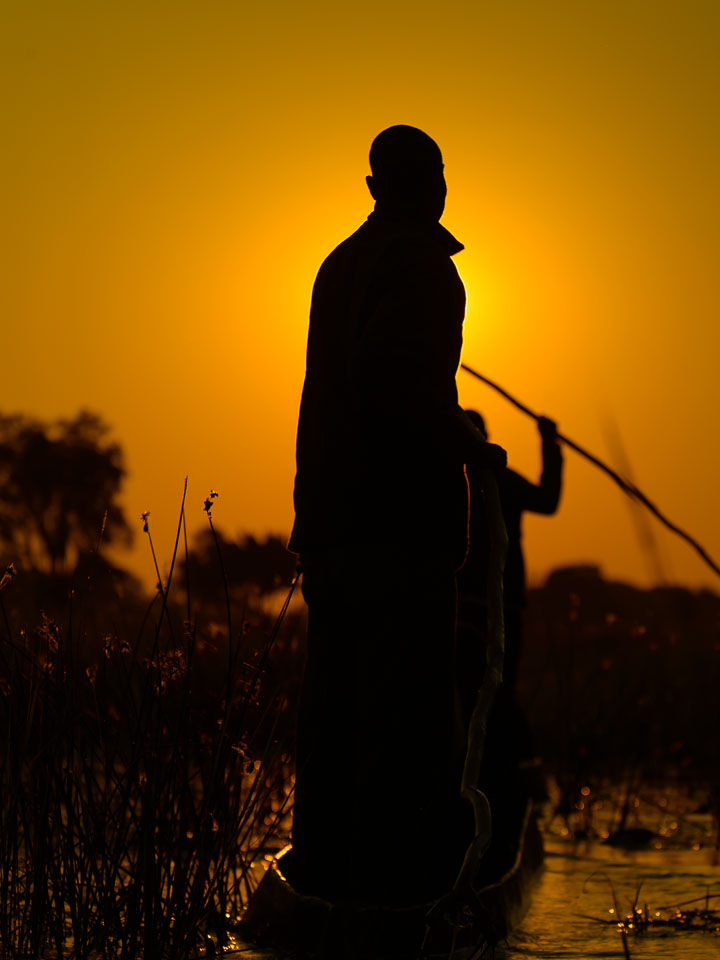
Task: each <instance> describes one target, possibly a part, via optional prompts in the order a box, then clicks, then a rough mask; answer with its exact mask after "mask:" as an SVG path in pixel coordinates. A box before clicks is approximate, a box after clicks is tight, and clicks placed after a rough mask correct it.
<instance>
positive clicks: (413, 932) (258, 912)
mask: <svg viewBox="0 0 720 960" xmlns="http://www.w3.org/2000/svg"><path fill="white" fill-rule="evenodd" d="M517 806H518V811H517V816H515V817H514V818H513V817H505V818H504V823H503V827H504V830H505V834H506V835H504V836H502V837H498V838H497V840H496V842H495V843H494V846H491V848H490V850H489V851H488V855H487V862H486V863H485V866H484V867H483V872H482V874H481V875H480V876H479V878H478V884H477V886H474V887H473V891H472V894H471V896H470V897H469V898H467V900H468V901H470V900H471V901H472V903H471V904H470V902H467V903H466V904H465V905H464V906H463V908H462V909H459V910H458V909H456V910H454V911H453V913H454V916H453V917H452V918H449V917H448V916H447V915H445V916H443V917H441V918H439V919H437V920H434V921H433V922H432V923H431V924H428V913H429V911H430V909H431V908H432V907H433V906H434V904H432V903H424V904H418V905H416V906H411V907H402V908H393V907H387V906H384V907H380V906H373V905H370V904H357V903H331V902H330V901H327V900H323V899H321V898H319V897H312V896H305V895H303V894H301V893H299V892H298V891H297V890H296V889H295V888H294V887H293V885H292V883H291V882H290V880H289V879H288V877H289V876H291V875H292V848H291V847H286V848H285V850H283V851H282V852H281V853H280V854H279V855H278V856H277V857H276V858H275V859H274V860H273V861H272V863H271V864H270V866H269V868H268V870H267V871H266V873H265V875H264V877H263V879H262V880H261V882H260V884H259V886H258V888H257V890H256V892H255V894H254V896H253V897H252V899H251V901H250V904H249V906H248V909H247V911H246V913H245V916H244V918H243V924H242V935H243V937H244V938H245V939H247V940H249V941H251V942H254V943H256V944H258V945H262V946H275V947H280V948H284V949H286V950H287V949H290V950H292V951H293V955H294V956H297V957H298V958H308V960H315V958H318V960H390V958H392V960H431V958H432V960H436V958H450V957H452V960H480V958H481V957H485V956H487V955H489V953H490V951H491V948H492V947H493V946H494V944H496V943H498V942H499V941H501V940H503V939H504V938H505V937H506V936H507V935H508V933H509V932H510V931H511V930H512V928H513V927H514V926H515V925H516V924H517V922H518V921H519V919H520V918H521V917H522V915H523V914H524V913H525V911H526V909H527V906H528V902H529V896H530V888H531V886H532V879H533V877H534V875H535V874H536V873H537V872H538V870H539V868H540V867H541V865H542V860H543V845H542V837H541V834H540V830H539V828H538V825H537V821H536V817H535V813H534V810H533V804H532V801H531V800H523V802H522V803H519V804H518V805H517ZM513 819H514V821H515V826H516V830H515V831H514V836H512V837H511V836H508V835H507V834H508V833H509V827H510V823H511V821H512V820H513Z"/></svg>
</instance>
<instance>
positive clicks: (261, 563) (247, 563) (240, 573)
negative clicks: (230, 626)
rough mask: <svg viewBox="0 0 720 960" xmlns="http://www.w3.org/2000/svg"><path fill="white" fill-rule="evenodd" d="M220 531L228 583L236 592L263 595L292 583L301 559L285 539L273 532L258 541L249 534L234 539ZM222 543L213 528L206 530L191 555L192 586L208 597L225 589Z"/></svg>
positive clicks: (196, 539) (219, 535) (196, 542)
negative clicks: (223, 582)
mask: <svg viewBox="0 0 720 960" xmlns="http://www.w3.org/2000/svg"><path fill="white" fill-rule="evenodd" d="M216 534H217V537H218V545H219V547H220V551H221V553H222V558H223V565H224V567H225V572H226V575H227V579H228V586H229V587H230V589H231V590H232V591H233V592H236V591H237V592H247V593H252V592H255V593H257V594H260V595H263V594H268V593H272V592H273V590H278V589H280V588H281V587H287V586H289V584H290V582H291V581H292V578H293V574H294V572H295V566H296V564H297V558H296V557H295V555H294V554H292V553H290V552H289V551H288V549H287V547H286V545H285V542H286V541H285V539H284V538H282V537H279V536H274V535H270V536H267V537H266V538H265V540H256V539H255V537H253V536H252V535H249V534H247V535H245V536H244V537H242V538H240V539H237V540H232V539H229V538H227V537H225V536H223V534H222V533H220V531H218V530H216ZM218 545H216V544H215V541H214V539H213V536H212V533H211V532H210V530H203V531H201V532H200V533H198V534H197V535H196V537H195V543H194V546H193V549H192V550H190V553H189V556H188V561H189V568H190V579H191V583H192V586H193V588H197V590H198V592H199V593H200V594H202V595H204V596H211V595H214V594H215V593H217V594H219V593H220V591H221V590H222V580H221V578H220V575H219V569H220V568H219V559H218V554H217V549H218Z"/></svg>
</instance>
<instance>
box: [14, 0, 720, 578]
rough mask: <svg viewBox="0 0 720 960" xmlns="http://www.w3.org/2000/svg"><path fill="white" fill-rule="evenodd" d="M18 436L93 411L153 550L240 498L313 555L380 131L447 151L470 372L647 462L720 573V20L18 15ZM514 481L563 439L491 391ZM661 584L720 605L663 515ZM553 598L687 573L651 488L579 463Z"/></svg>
mask: <svg viewBox="0 0 720 960" xmlns="http://www.w3.org/2000/svg"><path fill="white" fill-rule="evenodd" d="M0 17H1V22H0V81H1V88H2V97H3V99H4V103H3V107H2V115H3V133H4V139H5V141H6V143H5V144H4V146H3V149H2V151H1V152H0V165H1V167H2V181H1V187H0V190H1V191H2V215H1V217H2V224H3V227H2V250H1V251H0V255H1V256H0V297H1V301H0V302H1V304H2V315H3V332H2V358H3V364H2V380H1V381H0V410H1V411H2V412H4V413H12V412H24V413H31V414H35V415H37V416H40V417H46V418H53V417H56V416H61V415H62V416H68V415H72V414H74V413H75V412H76V411H77V410H78V409H79V408H80V407H87V408H90V409H92V410H94V411H97V412H99V413H100V414H102V415H103V416H104V417H105V419H106V420H107V421H108V422H109V423H110V424H111V426H112V428H113V431H114V435H115V436H116V437H117V438H118V439H119V440H120V441H121V442H122V444H123V446H124V449H125V452H126V459H127V466H128V470H129V477H128V481H127V484H126V487H125V494H124V497H125V504H126V507H127V511H128V515H129V517H130V519H131V521H132V522H133V524H134V525H135V526H136V529H137V537H136V540H137V543H136V551H135V553H134V554H133V556H132V557H124V558H123V562H125V563H126V564H128V565H132V566H133V568H134V569H135V570H136V571H137V572H138V573H139V574H140V575H141V576H143V577H144V578H146V579H148V580H150V578H151V577H152V568H151V560H150V557H149V552H148V550H147V545H146V543H144V542H143V535H142V533H141V523H140V514H141V512H142V511H143V510H150V511H151V524H152V527H153V531H154V536H155V539H156V548H157V549H158V552H159V553H160V555H161V556H164V557H167V558H168V560H169V557H170V553H171V549H172V538H173V536H174V529H175V526H176V523H177V511H178V509H179V503H180V496H181V492H182V485H183V479H184V477H185V475H186V474H187V475H189V477H190V488H189V500H188V516H189V519H190V522H191V527H192V526H200V525H201V524H202V523H203V521H204V519H205V518H204V515H203V513H202V502H203V499H204V497H205V495H206V493H207V492H208V490H209V489H210V487H213V488H214V489H216V490H218V491H219V493H220V497H219V499H218V501H217V503H216V506H215V509H214V517H215V520H216V522H217V524H218V525H219V526H220V527H221V528H223V529H225V530H226V531H227V532H228V533H230V534H232V533H236V532H240V531H243V530H249V531H252V532H255V533H263V532H266V531H277V532H283V533H286V532H288V531H289V528H290V525H291V521H292V501H291V492H292V477H293V457H294V432H295V422H296V416H297V405H298V401H299V392H300V388H301V384H302V376H303V369H304V349H305V336H306V326H307V312H308V304H309V296H310V290H311V286H312V281H313V279H314V275H315V272H316V270H317V267H318V266H319V264H320V262H321V260H322V259H323V257H324V256H325V255H326V254H327V253H328V252H329V251H330V249H331V248H332V247H333V246H334V245H335V244H336V243H337V242H339V241H340V240H342V239H343V238H344V237H345V236H346V235H348V234H349V233H350V232H352V231H353V230H354V229H355V228H356V227H357V226H358V225H359V224H360V222H361V221H362V219H363V218H364V217H365V216H366V215H367V213H368V212H369V210H370V208H371V207H370V198H369V196H368V194H367V191H366V187H365V184H364V177H365V175H366V173H368V172H369V171H368V168H367V151H368V148H369V145H370V142H371V140H372V138H373V137H374V135H375V134H376V133H377V132H379V131H380V130H381V129H383V128H384V127H386V126H389V125H390V124H393V123H411V124H415V125H417V126H420V127H422V128H423V129H425V130H426V131H427V132H428V133H429V134H430V135H431V136H433V137H434V138H435V139H436V140H437V141H438V143H439V144H440V146H441V148H442V150H443V154H444V158H445V163H446V176H447V181H448V188H449V194H448V203H447V207H446V213H445V216H444V219H443V222H444V223H445V225H446V226H447V227H448V228H449V229H450V230H452V231H453V232H454V233H455V234H456V235H457V236H458V238H459V239H460V240H461V241H462V242H463V243H464V244H465V246H466V250H465V251H464V252H463V253H461V254H460V255H459V256H458V257H457V258H456V263H457V265H458V268H459V270H460V272H461V275H462V276H463V279H464V281H465V284H466V287H467V290H468V314H467V321H466V333H465V350H464V360H465V361H466V362H467V363H468V364H470V365H471V366H474V367H476V368H478V369H479V370H480V371H482V372H484V373H485V374H487V375H488V376H490V377H492V378H494V379H497V380H498V381H500V382H501V383H502V384H504V385H505V386H506V387H507V388H508V389H509V390H511V391H513V392H515V393H517V394H518V395H519V396H520V397H521V399H523V400H524V401H525V402H526V403H527V404H528V405H529V406H531V407H534V408H536V409H537V410H538V411H540V412H543V413H546V414H548V415H550V416H553V417H555V418H556V419H557V420H558V422H559V425H560V428H561V430H563V432H565V433H567V434H568V435H569V436H570V437H572V438H573V439H576V440H577V441H578V442H579V443H581V444H582V445H584V446H586V447H588V448H590V449H591V450H593V451H594V452H596V453H597V454H598V455H599V456H601V457H605V458H607V459H609V460H610V461H611V462H613V463H614V464H617V462H618V461H617V453H616V451H615V448H614V447H610V446H609V445H608V436H609V435H611V434H614V435H616V436H617V435H619V436H620V437H621V439H622V446H623V447H624V450H625V453H626V455H627V458H628V461H629V463H630V466H631V468H632V471H633V477H634V480H635V482H636V483H637V484H638V486H640V488H641V489H643V490H644V492H645V493H646V494H647V495H648V496H649V497H650V498H651V499H653V500H654V501H655V502H657V503H658V504H659V505H660V506H661V508H662V509H663V510H664V511H665V512H666V513H667V514H668V515H669V516H670V518H671V519H673V520H674V522H676V523H677V524H679V525H681V526H685V527H687V528H688V529H689V530H690V532H691V533H693V534H694V535H695V536H696V537H697V538H698V539H699V540H701V541H702V542H703V543H704V544H705V545H706V547H707V549H708V550H709V552H710V553H711V554H713V555H714V556H715V557H716V559H717V558H718V556H720V518H719V516H718V510H717V509H716V507H715V497H716V495H717V494H716V490H717V486H718V483H717V478H718V472H719V471H718V433H717V430H716V424H715V419H716V418H715V415H716V411H717V409H718V400H719V399H720V379H719V378H718V375H717V372H716V367H717V363H718V357H719V356H720V351H719V346H720V343H719V341H720V334H719V332H718V314H719V312H720V311H719V307H720V284H719V283H718V265H719V264H720V256H719V254H720V226H719V214H720V205H719V203H718V201H719V199H720V176H719V175H718V170H720V156H719V153H720V151H719V149H718V147H719V145H720V132H719V128H718V124H717V117H716V110H717V103H718V95H719V94H720V59H719V58H718V56H717V50H718V49H719V44H720V4H718V3H716V2H715V0H683V2H682V3H680V2H661V0H603V2H593V0H586V2H583V3H577V2H574V0H573V2H571V0H568V2H562V0H548V2H544V3H537V2H534V0H525V2H522V0H507V2H505V3H502V4H497V3H485V2H478V0H473V2H458V3H455V4H453V5H451V6H448V7H436V6H431V5H429V4H423V3H416V2H413V3H410V2H402V3H401V2H393V0H389V2H388V0H386V2H383V3H379V2H376V0H368V2H366V3H364V4H362V5H359V4H356V5H351V6H347V5H342V4H337V3H336V2H335V0H327V2H323V3H317V2H308V3H305V4H302V5H300V4H289V3H280V4H275V5H271V4H253V5H250V4H249V3H247V2H244V0H242V2H240V0H238V2H231V0H215V2H212V0H209V2H207V3H203V4H197V3H190V2H187V0H173V2H165V0H161V2H155V0H152V2H137V0H131V2H125V3H122V4H120V3H115V2H109V3H102V4H97V3H94V2H89V0H88V2H81V0H75V2H72V0H70V2H67V3H63V4H59V3H57V2H56V0H5V2H4V3H3V4H2V12H1V13H0ZM458 382H459V386H460V390H461V399H462V401H463V402H464V403H466V404H468V405H474V406H477V407H479V408H480V409H482V410H483V411H484V412H485V413H486V415H487V419H488V422H489V426H490V429H491V433H492V437H493V439H494V440H495V441H497V442H499V443H502V444H503V445H504V446H506V447H507V449H508V451H509V459H510V462H511V464H512V465H514V466H516V467H517V468H519V469H521V470H522V471H525V472H527V474H528V475H531V476H534V475H536V474H537V470H538V466H539V464H538V452H539V444H538V441H537V435H536V431H535V428H534V426H533V425H532V423H531V422H530V421H527V420H525V419H524V418H523V417H522V416H521V415H520V414H517V413H515V412H513V411H512V410H511V409H510V408H509V407H508V406H507V405H506V404H504V403H503V402H502V401H500V400H496V399H495V398H494V397H492V396H491V395H490V393H489V392H488V391H487V388H485V387H483V386H481V385H479V384H476V383H475V382H473V381H472V380H470V378H469V377H467V375H465V374H462V373H460V374H459V375H458ZM650 524H651V528H652V530H653V532H655V534H656V539H657V546H658V550H659V556H660V560H661V564H662V570H663V576H664V577H666V578H667V579H668V580H669V581H671V582H677V583H680V584H684V585H689V586H693V587H699V586H703V585H706V586H711V587H713V588H715V589H717V588H718V585H719V581H718V578H717V577H716V576H715V575H714V574H713V573H712V572H711V571H710V570H709V569H707V568H706V567H704V565H703V564H702V563H701V561H700V560H699V559H697V558H696V556H695V554H694V553H693V552H692V550H691V549H690V548H689V547H687V546H686V545H685V544H684V543H682V542H681V541H680V540H678V539H676V538H674V537H673V536H672V535H670V534H666V533H665V532H664V531H663V530H662V529H661V528H660V527H659V526H658V525H657V524H656V523H655V522H654V521H652V520H651V521H650ZM526 544H527V555H528V566H529V569H530V573H531V577H532V578H533V579H535V580H537V579H539V578H540V577H542V576H544V574H545V573H546V572H547V571H548V570H549V569H550V568H552V567H553V566H557V565H560V564H568V563H575V562H595V563H598V564H600V565H601V566H602V567H603V569H604V571H605V572H606V574H607V575H608V576H612V577H618V578H624V579H629V580H632V581H634V582H637V583H649V582H652V581H653V580H654V579H656V577H657V572H656V567H655V566H654V564H653V563H650V562H649V561H648V559H647V557H646V556H645V554H644V553H643V550H642V549H641V547H640V546H639V540H638V533H637V529H636V526H635V522H634V519H633V515H632V513H631V512H630V510H629V508H628V505H627V503H626V501H625V498H624V497H623V495H622V494H621V493H620V492H619V491H617V490H616V488H615V487H613V486H612V484H611V483H610V482H609V481H607V480H606V479H604V478H603V477H602V476H600V475H599V474H597V472H596V471H594V470H593V468H591V467H589V466H586V465H584V464H583V463H582V462H581V461H579V460H578V459H577V458H576V457H574V456H573V455H572V454H569V455H568V457H567V483H566V489H565V493H564V498H563V503H562V507H561V512H560V514H559V515H558V517H556V518H555V519H553V520H548V519H545V518H528V520H527V521H526Z"/></svg>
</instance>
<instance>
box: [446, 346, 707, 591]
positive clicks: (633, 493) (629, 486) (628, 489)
mask: <svg viewBox="0 0 720 960" xmlns="http://www.w3.org/2000/svg"><path fill="white" fill-rule="evenodd" d="M461 367H462V369H463V370H465V371H466V373H469V374H470V375H471V376H473V377H475V378H476V379H477V380H482V382H483V383H486V384H487V385H488V386H489V387H492V388H493V390H496V391H497V392H498V393H499V394H500V395H501V396H503V397H505V399H506V400H509V401H510V403H511V404H512V405H513V406H514V407H517V408H518V410H522V412H523V413H526V414H527V415H528V416H529V417H532V418H533V420H540V415H539V414H537V413H535V412H534V411H533V410H531V409H530V408H529V407H526V406H525V404H524V403H520V401H519V400H517V399H516V398H515V397H513V396H512V394H510V393H508V392H507V390H504V389H503V388H502V387H501V386H499V385H498V384H497V383H494V382H493V381H492V380H489V379H488V378H487V377H485V376H483V375H482V374H481V373H478V372H477V370H473V368H472V367H469V366H468V365H467V364H466V363H463V364H461ZM557 437H558V440H561V441H562V442H563V443H564V444H565V446H567V447H570V449H571V450H574V451H575V452H576V453H579V454H580V456H581V457H585V459H586V460H589V461H590V463H593V464H595V466H596V467H598V468H599V469H600V470H602V471H603V473H606V474H607V475H608V476H609V477H610V478H611V479H612V480H614V481H615V483H616V484H617V485H618V486H619V487H620V489H621V490H624V492H625V493H626V494H627V495H628V496H629V497H632V498H633V500H637V501H638V502H639V503H642V505H643V506H644V507H647V509H648V510H649V511H650V512H651V513H652V514H653V515H654V516H656V517H657V519H658V520H659V521H660V522H661V523H662V524H664V525H665V526H666V527H667V528H668V530H672V532H673V533H676V534H677V535H678V536H679V537H682V539H683V540H685V541H686V543H689V544H690V546H691V547H692V548H693V549H694V550H695V551H696V552H697V553H698V554H699V555H700V557H702V559H703V560H704V561H705V563H706V564H707V565H708V566H709V567H710V569H711V570H713V571H714V572H715V573H716V574H717V575H718V576H720V566H718V565H717V563H715V561H714V560H713V559H712V557H711V556H710V555H709V554H708V552H707V551H706V550H705V549H704V547H702V546H701V545H700V544H699V543H698V542H697V540H695V538H694V537H691V536H690V534H689V533H686V532H685V530H682V529H681V528H680V527H678V526H676V525H675V524H674V523H672V522H671V521H670V520H668V518H667V517H666V516H665V515H664V514H663V513H662V512H661V511H660V510H659V509H658V507H656V506H655V504H654V503H653V502H652V501H651V500H649V499H648V498H647V497H646V496H645V494H644V493H642V491H641V490H639V489H638V488H637V487H636V486H635V484H634V483H630V481H629V480H625V479H624V478H623V477H621V476H620V474H618V473H616V472H615V471H614V470H612V469H611V468H610V467H609V466H608V465H607V464H606V463H603V462H602V460H599V459H598V458H597V457H594V456H593V455H592V454H591V453H589V452H588V451H587V450H585V449H583V447H581V446H579V445H578V444H577V443H573V441H572V440H570V439H569V438H568V437H565V436H563V434H562V433H558V435H557Z"/></svg>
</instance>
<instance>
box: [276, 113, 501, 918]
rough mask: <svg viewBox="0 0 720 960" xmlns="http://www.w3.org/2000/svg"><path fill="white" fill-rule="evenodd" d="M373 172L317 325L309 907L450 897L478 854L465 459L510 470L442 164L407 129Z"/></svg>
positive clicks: (320, 284) (316, 294)
mask: <svg viewBox="0 0 720 960" xmlns="http://www.w3.org/2000/svg"><path fill="white" fill-rule="evenodd" d="M370 166H371V170H372V176H369V177H367V184H368V187H369V189H370V193H371V194H372V196H373V198H374V199H375V210H374V212H373V213H372V214H371V215H370V216H369V217H368V219H367V221H366V222H365V223H364V224H363V225H362V226H361V227H360V229H359V230H357V231H356V232H355V233H354V234H353V235H352V236H351V237H349V238H348V239H347V240H345V241H344V242H343V243H341V244H340V246H339V247H337V248H336V249H335V250H334V251H333V252H332V253H331V254H330V256H329V257H328V258H327V259H326V260H325V262H324V263H323V265H322V267H321V268H320V271H319V273H318V276H317V279H316V282H315V287H314V290H313V297H312V305H311V310H310V328H309V334H308V347H307V369H306V376H305V383H304V387H303V395H302V402H301V407H300V419H299V424H298V436H297V476H296V481H295V525H294V529H293V533H292V537H291V540H290V548H291V549H292V550H294V551H296V552H297V553H299V554H300V555H301V559H302V563H303V570H304V574H303V593H304V596H305V599H306V601H307V604H308V618H309V620H308V648H309V650H308V662H307V666H306V672H305V677H304V681H303V694H302V702H301V708H300V716H299V721H298V753H297V781H296V792H295V813H294V825H293V849H294V857H295V867H296V872H297V883H298V885H299V886H301V888H302V889H304V890H306V891H307V892H312V893H317V894H320V895H325V896H329V897H331V898H339V897H352V898H356V899H361V900H366V901H375V902H387V903H402V902H417V901H419V900H424V899H428V898H431V897H434V896H436V895H438V894H439V893H440V892H442V891H443V890H444V889H446V888H447V886H448V883H449V882H451V881H452V879H454V875H455V872H456V871H457V868H458V866H459V859H458V857H459V855H461V854H462V852H463V849H462V848H463V844H458V838H457V836H456V835H455V834H454V829H455V827H454V825H455V824H456V823H457V817H453V813H454V812H456V805H457V802H458V801H457V794H458V761H459V759H460V757H459V753H458V749H459V748H460V747H461V745H460V744H457V743H456V742H455V729H454V724H453V684H454V679H453V676H454V629H455V606H456V600H455V597H456V594H455V571H456V569H457V568H458V566H459V565H460V563H461V562H462V560H463V557H464V554H465V550H466V527H467V514H466V510H467V486H466V481H465V477H464V472H463V464H464V463H465V462H467V461H468V460H472V459H475V460H481V461H483V462H486V463H488V464H491V465H494V466H503V465H504V451H501V450H500V449H499V448H497V447H492V446H491V445H488V444H485V443H483V442H481V440H480V438H479V436H478V434H477V431H475V430H474V429H473V428H472V427H471V425H470V424H469V423H468V421H467V419H466V418H465V415H464V413H463V412H462V411H461V410H460V408H459V407H458V404H457V391H456V387H455V372H456V369H457V366H458V363H459V359H460V349H461V345H462V324H463V318H464V312H465V291H464V288H463V285H462V282H461V280H460V278H459V276H458V273H457V270H456V268H455V266H454V264H453V262H452V259H451V257H452V256H453V255H454V254H456V253H457V252H458V251H460V250H461V249H462V246H461V244H460V243H458V241H457V240H456V239H455V238H454V237H453V236H452V235H451V234H450V233H449V232H448V231H447V230H446V229H445V228H444V227H442V226H440V224H439V222H438V221H439V219H440V216H441V215H442V212H443V208H444V203H445V194H446V187H445V178H444V172H443V162H442V156H441V153H440V150H439V148H438V146H437V144H436V143H435V142H434V141H433V140H431V139H430V137H428V136H427V135H426V134H424V133H423V132H422V131H420V130H418V129H416V128H414V127H408V126H395V127H390V128H389V129H387V130H385V131H383V132H382V133H381V134H379V136H378V137H377V138H376V139H375V141H374V142H373V144H372V147H371V150H370ZM465 839H467V838H465Z"/></svg>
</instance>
